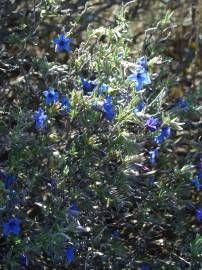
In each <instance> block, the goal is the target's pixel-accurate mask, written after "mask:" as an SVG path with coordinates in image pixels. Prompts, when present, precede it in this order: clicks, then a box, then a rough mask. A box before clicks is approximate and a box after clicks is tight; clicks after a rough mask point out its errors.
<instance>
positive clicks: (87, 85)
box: [80, 76, 97, 94]
mask: <svg viewBox="0 0 202 270" xmlns="http://www.w3.org/2000/svg"><path fill="white" fill-rule="evenodd" d="M80 78H81V82H82V86H83V90H84V92H85V93H87V94H92V92H93V90H94V88H95V87H96V86H97V82H96V81H88V80H86V79H84V78H83V77H82V76H80Z"/></svg>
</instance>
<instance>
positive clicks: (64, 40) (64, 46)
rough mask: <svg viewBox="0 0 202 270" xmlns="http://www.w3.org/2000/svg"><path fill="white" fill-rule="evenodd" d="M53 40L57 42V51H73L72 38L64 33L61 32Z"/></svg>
mask: <svg viewBox="0 0 202 270" xmlns="http://www.w3.org/2000/svg"><path fill="white" fill-rule="evenodd" d="M53 41H54V43H55V44H56V52H61V51H63V50H64V51H67V52H71V51H72V48H71V46H70V43H71V42H72V39H71V38H68V37H65V35H64V34H63V33H61V34H60V35H59V37H57V38H55V39H54V40H53Z"/></svg>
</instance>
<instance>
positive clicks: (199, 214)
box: [196, 208, 202, 221]
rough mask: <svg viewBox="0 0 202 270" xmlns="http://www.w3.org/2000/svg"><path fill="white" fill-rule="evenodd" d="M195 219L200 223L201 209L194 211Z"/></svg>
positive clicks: (201, 218) (201, 217)
mask: <svg viewBox="0 0 202 270" xmlns="http://www.w3.org/2000/svg"><path fill="white" fill-rule="evenodd" d="M196 219H197V220H198V221H201V220H202V208H198V209H196Z"/></svg>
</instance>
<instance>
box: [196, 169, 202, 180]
mask: <svg viewBox="0 0 202 270" xmlns="http://www.w3.org/2000/svg"><path fill="white" fill-rule="evenodd" d="M196 175H197V176H198V178H199V179H200V180H202V170H201V171H199V172H197V173H196Z"/></svg>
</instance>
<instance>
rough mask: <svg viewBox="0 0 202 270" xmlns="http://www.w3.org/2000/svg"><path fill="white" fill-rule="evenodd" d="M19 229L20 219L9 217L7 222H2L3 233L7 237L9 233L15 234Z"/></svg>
mask: <svg viewBox="0 0 202 270" xmlns="http://www.w3.org/2000/svg"><path fill="white" fill-rule="evenodd" d="M20 231H21V228H20V220H19V219H18V218H11V219H9V221H8V222H7V223H4V224H3V235H4V236H5V237H7V236H8V235H9V234H14V235H17V234H19V233H20Z"/></svg>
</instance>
